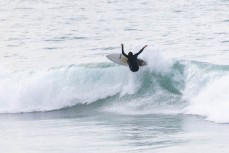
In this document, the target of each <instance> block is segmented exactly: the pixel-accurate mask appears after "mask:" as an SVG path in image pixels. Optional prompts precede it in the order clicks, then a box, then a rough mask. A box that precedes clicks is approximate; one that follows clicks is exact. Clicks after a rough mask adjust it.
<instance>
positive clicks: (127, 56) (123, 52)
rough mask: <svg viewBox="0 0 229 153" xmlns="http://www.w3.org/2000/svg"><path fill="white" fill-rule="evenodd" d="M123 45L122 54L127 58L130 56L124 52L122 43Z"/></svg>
mask: <svg viewBox="0 0 229 153" xmlns="http://www.w3.org/2000/svg"><path fill="white" fill-rule="evenodd" d="M121 46H122V54H123V55H124V56H125V57H126V58H128V56H127V55H126V53H125V52H124V45H123V44H121Z"/></svg>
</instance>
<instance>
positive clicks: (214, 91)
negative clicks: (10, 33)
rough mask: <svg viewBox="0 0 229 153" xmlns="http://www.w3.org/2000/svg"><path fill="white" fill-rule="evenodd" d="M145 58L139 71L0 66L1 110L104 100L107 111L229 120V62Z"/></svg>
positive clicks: (40, 108) (112, 66)
mask: <svg viewBox="0 0 229 153" xmlns="http://www.w3.org/2000/svg"><path fill="white" fill-rule="evenodd" d="M151 54H152V53H151ZM141 58H142V59H144V60H146V61H147V62H148V66H147V67H144V68H141V69H140V71H139V72H137V73H132V72H130V71H129V70H128V68H127V67H123V66H118V65H116V64H112V63H96V64H95V63H93V64H81V65H71V66H63V67H58V68H51V69H48V70H42V71H16V72H7V71H6V70H4V69H1V72H0V105H1V107H0V113H21V112H34V111H52V110H58V109H63V108H67V107H72V106H75V105H90V104H91V103H99V102H100V101H101V100H103V101H105V105H103V106H101V107H100V108H99V111H103V112H104V111H105V112H110V113H118V114H128V115H144V114H180V113H184V114H193V115H200V116H204V117H205V118H206V119H207V120H210V121H214V122H218V123H227V122H229V113H228V111H227V110H228V109H229V104H228V101H229V96H228V95H229V94H228V92H229V90H228V88H229V81H228V80H229V66H222V65H213V64H210V63H201V62H196V61H185V60H175V59H166V58H164V57H163V56H162V55H161V54H160V53H159V52H154V53H153V55H151V56H149V55H147V54H143V55H142V56H141ZM76 107H77V106H76Z"/></svg>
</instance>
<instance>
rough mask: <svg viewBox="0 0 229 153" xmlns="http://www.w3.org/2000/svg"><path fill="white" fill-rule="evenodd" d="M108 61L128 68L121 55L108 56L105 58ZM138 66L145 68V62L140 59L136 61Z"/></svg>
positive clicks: (124, 58)
mask: <svg viewBox="0 0 229 153" xmlns="http://www.w3.org/2000/svg"><path fill="white" fill-rule="evenodd" d="M106 57H107V58H108V59H109V60H111V61H112V62H114V63H117V64H119V65H124V66H128V63H127V58H126V57H125V56H124V55H122V54H109V55H107V56H106ZM138 62H139V66H145V65H146V62H145V61H143V60H142V59H138Z"/></svg>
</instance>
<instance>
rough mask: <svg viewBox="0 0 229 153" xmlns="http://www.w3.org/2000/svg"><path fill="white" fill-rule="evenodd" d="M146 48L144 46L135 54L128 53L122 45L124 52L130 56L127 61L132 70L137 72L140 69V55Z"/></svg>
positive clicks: (127, 56)
mask: <svg viewBox="0 0 229 153" xmlns="http://www.w3.org/2000/svg"><path fill="white" fill-rule="evenodd" d="M143 50H144V47H143V48H142V49H141V50H140V51H139V52H138V53H136V54H134V55H133V53H132V52H131V54H130V53H129V54H128V55H126V54H125V52H124V48H123V46H122V54H123V55H124V56H125V57H126V58H128V60H127V63H128V65H129V68H130V70H131V71H132V72H137V71H138V70H139V63H138V55H139V54H141V52H142V51H143Z"/></svg>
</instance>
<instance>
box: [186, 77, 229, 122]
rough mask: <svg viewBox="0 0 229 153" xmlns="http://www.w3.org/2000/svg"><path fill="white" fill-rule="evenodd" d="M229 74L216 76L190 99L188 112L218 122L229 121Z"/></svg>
mask: <svg viewBox="0 0 229 153" xmlns="http://www.w3.org/2000/svg"><path fill="white" fill-rule="evenodd" d="M228 110H229V75H226V76H223V77H221V78H216V79H215V81H213V82H212V83H209V84H208V85H207V86H206V87H204V88H203V89H202V90H200V92H199V93H198V94H197V95H196V96H194V97H193V98H191V99H190V104H189V106H188V107H187V108H186V111H187V113H188V114H195V115H201V116H205V117H206V119H207V120H210V121H214V122H217V123H228V122H229V111H228Z"/></svg>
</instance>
